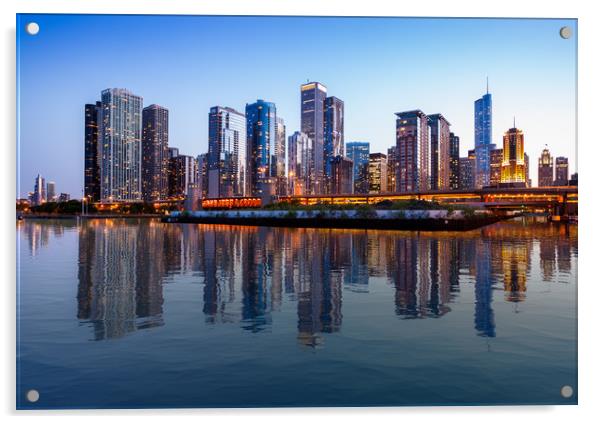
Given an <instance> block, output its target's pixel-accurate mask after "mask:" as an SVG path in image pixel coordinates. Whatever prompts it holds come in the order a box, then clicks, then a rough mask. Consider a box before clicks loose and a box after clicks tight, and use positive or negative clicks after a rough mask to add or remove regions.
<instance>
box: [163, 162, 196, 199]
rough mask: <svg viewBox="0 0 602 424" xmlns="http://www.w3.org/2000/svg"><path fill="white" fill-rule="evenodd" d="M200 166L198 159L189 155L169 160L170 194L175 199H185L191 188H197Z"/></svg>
mask: <svg viewBox="0 0 602 424" xmlns="http://www.w3.org/2000/svg"><path fill="white" fill-rule="evenodd" d="M197 175H198V166H197V161H196V158H194V157H192V156H188V155H180V154H178V155H177V156H173V157H171V158H170V159H169V193H170V197H172V198H174V199H183V198H185V197H186V194H187V193H188V187H189V186H191V185H192V186H196V183H197Z"/></svg>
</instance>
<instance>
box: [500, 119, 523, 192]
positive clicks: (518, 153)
mask: <svg viewBox="0 0 602 424" xmlns="http://www.w3.org/2000/svg"><path fill="white" fill-rule="evenodd" d="M524 148H525V139H524V135H523V132H522V131H521V130H519V129H518V128H516V127H514V128H510V129H509V130H508V131H506V133H505V134H504V159H503V161H502V184H510V185H514V186H521V185H525V186H526V178H527V176H526V168H525V150H524Z"/></svg>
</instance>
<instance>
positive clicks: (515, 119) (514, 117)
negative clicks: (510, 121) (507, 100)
mask: <svg viewBox="0 0 602 424" xmlns="http://www.w3.org/2000/svg"><path fill="white" fill-rule="evenodd" d="M514 128H516V116H514Z"/></svg>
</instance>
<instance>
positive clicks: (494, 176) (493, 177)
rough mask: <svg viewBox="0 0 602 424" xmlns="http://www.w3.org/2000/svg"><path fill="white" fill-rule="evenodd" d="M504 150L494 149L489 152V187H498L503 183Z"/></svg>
mask: <svg viewBox="0 0 602 424" xmlns="http://www.w3.org/2000/svg"><path fill="white" fill-rule="evenodd" d="M503 160H504V149H493V150H491V151H490V152H489V185H490V186H497V185H498V184H499V183H501V182H502V162H503Z"/></svg>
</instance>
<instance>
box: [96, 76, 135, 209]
mask: <svg viewBox="0 0 602 424" xmlns="http://www.w3.org/2000/svg"><path fill="white" fill-rule="evenodd" d="M101 103H102V105H101V117H102V119H101V120H100V128H99V135H98V141H99V143H100V147H99V152H100V200H101V202H120V201H132V200H141V199H142V169H141V158H142V149H141V139H142V97H140V96H136V95H135V94H132V93H131V92H130V91H128V90H126V89H122V88H110V89H106V90H103V91H102V93H101Z"/></svg>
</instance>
